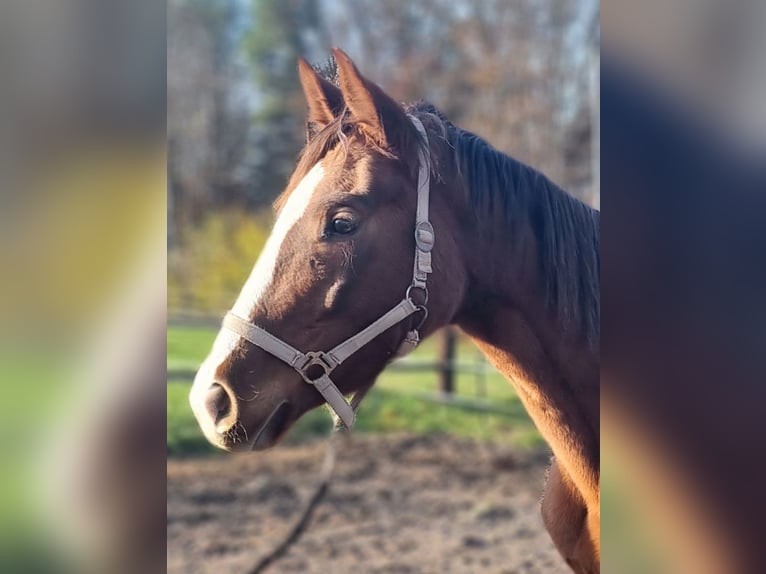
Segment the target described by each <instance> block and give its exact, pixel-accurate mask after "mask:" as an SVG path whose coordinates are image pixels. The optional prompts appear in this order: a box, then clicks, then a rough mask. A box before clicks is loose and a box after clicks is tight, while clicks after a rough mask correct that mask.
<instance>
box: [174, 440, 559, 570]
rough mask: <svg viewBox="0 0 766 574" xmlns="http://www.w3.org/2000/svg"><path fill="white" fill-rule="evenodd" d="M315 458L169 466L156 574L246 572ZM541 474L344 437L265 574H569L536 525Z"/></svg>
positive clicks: (438, 449) (280, 455) (452, 448)
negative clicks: (319, 490) (286, 546)
mask: <svg viewBox="0 0 766 574" xmlns="http://www.w3.org/2000/svg"><path fill="white" fill-rule="evenodd" d="M324 448H325V447H324V444H323V443H318V444H312V445H304V446H297V447H288V446H280V447H277V448H276V449H274V450H272V451H269V452H266V453H258V454H249V455H237V456H235V455H230V456H221V457H212V458H207V459H194V460H171V461H169V462H168V572H171V573H203V572H204V573H208V572H209V573H216V574H218V573H220V574H225V573H228V572H237V573H238V572H243V573H244V572H246V571H247V569H248V568H249V567H252V565H253V564H254V563H255V562H256V561H257V559H258V558H259V557H260V556H262V555H263V554H265V553H266V552H268V551H269V550H270V549H271V548H273V547H274V546H275V545H276V544H277V543H278V542H279V541H280V540H281V539H282V537H283V536H284V534H285V533H286V532H287V531H288V530H289V528H290V527H291V525H292V524H293V522H294V521H295V520H296V517H297V516H299V514H300V512H301V509H302V507H303V504H304V503H305V501H306V500H307V499H308V498H309V497H310V496H311V494H312V493H313V491H314V488H315V485H316V482H317V474H318V473H319V470H320V467H321V463H322V459H323V456H324ZM547 462H548V456H547V455H546V454H545V453H533V454H529V453H522V454H520V453H518V452H515V451H513V450H510V449H508V448H507V447H500V446H495V445H487V444H484V443H476V442H473V441H470V440H462V439H455V438H448V437H441V436H426V437H424V436H407V435H393V436H376V437H369V436H368V437H365V436H354V437H353V438H352V439H351V441H350V444H348V445H347V446H345V447H344V448H343V449H342V450H341V452H340V453H339V457H338V462H337V466H336V470H335V476H334V478H333V481H332V487H331V490H330V492H329V493H328V494H327V496H326V498H325V499H324V501H323V502H322V504H321V505H320V506H319V507H318V508H317V511H316V514H315V515H314V520H313V522H312V523H311V525H310V526H309V528H308V530H307V531H306V532H305V533H304V535H303V537H302V538H301V539H300V541H299V542H298V543H297V544H296V545H295V546H293V547H292V548H291V549H290V551H289V553H288V554H287V555H286V556H285V557H284V558H282V559H281V560H280V561H279V562H277V563H276V564H274V565H273V566H272V567H271V568H270V569H269V572H275V573H276V572H312V573H313V572H316V573H329V572H333V573H334V574H345V573H354V574H366V573H412V574H415V573H418V574H420V573H423V574H426V573H434V574H440V573H453V572H481V573H482V574H484V573H504V574H511V573H522V572H523V573H540V574H542V573H544V574H554V573H556V574H569V572H570V571H569V570H568V569H567V568H566V566H564V564H563V562H562V560H561V558H560V557H559V555H558V554H557V552H556V550H555V549H554V548H553V546H552V543H551V542H550V540H549V538H548V536H547V534H546V533H545V529H544V528H543V525H542V522H541V519H540V512H539V499H540V494H541V492H542V486H543V477H544V473H545V468H546V465H547Z"/></svg>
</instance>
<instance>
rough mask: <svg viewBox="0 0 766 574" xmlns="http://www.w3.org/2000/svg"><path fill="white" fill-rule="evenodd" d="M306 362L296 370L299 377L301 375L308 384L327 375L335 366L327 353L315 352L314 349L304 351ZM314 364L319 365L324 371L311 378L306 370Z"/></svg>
mask: <svg viewBox="0 0 766 574" xmlns="http://www.w3.org/2000/svg"><path fill="white" fill-rule="evenodd" d="M306 359H307V360H306V362H305V363H303V365H301V366H300V367H299V368H298V372H299V373H300V374H301V377H303V380H304V381H306V382H307V383H309V384H312V385H313V384H314V383H315V382H317V381H318V380H319V379H321V378H322V377H323V376H325V375H329V374H330V373H331V372H332V371H333V369H334V368H335V367H336V365H334V364H333V361H332V359H331V358H330V357H329V356H328V355H327V353H323V352H316V351H309V352H308V353H306ZM314 365H316V366H318V367H320V368H321V369H322V370H323V371H324V372H323V373H322V374H321V375H319V376H318V377H314V378H313V379H312V378H311V377H309V375H308V370H309V369H310V368H311V367H313V366H314Z"/></svg>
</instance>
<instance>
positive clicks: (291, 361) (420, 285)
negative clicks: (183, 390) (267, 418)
mask: <svg viewBox="0 0 766 574" xmlns="http://www.w3.org/2000/svg"><path fill="white" fill-rule="evenodd" d="M409 117H410V119H411V120H412V123H413V124H415V127H416V128H417V130H418V132H419V133H420V135H421V136H422V137H423V139H424V141H425V142H428V136H427V135H426V131H425V128H423V124H422V123H421V122H420V120H418V119H417V118H416V117H414V116H412V115H410V116H409ZM418 157H419V161H420V166H419V169H418V199H417V210H416V214H415V264H414V268H413V272H412V283H411V284H410V286H409V287H407V291H405V293H404V299H402V300H401V301H400V302H399V303H397V304H396V305H394V307H392V308H391V309H390V310H389V311H388V312H386V313H384V314H383V315H382V316H381V317H380V318H379V319H378V320H377V321H375V322H373V323H372V324H370V325H369V326H367V327H365V328H364V329H362V330H361V331H359V332H358V333H357V334H356V335H353V336H352V337H349V338H348V339H346V340H345V341H343V342H342V343H340V344H339V345H337V346H335V347H333V348H332V349H331V350H329V351H327V352H324V351H308V352H306V353H302V352H301V351H299V350H298V349H296V348H294V347H292V346H290V345H288V344H287V343H285V342H284V341H283V340H282V339H280V338H279V337H275V336H274V335H272V334H271V333H269V332H268V331H266V330H265V329H263V328H262V327H259V326H258V325H256V324H254V323H251V322H250V321H247V320H246V319H243V318H242V317H239V316H238V315H235V314H234V313H232V312H229V313H227V314H226V317H224V320H223V327H224V328H225V329H228V330H230V331H233V332H234V333H236V334H237V335H239V336H240V337H242V338H244V339H245V340H247V341H249V342H250V343H252V344H253V345H256V346H257V347H259V348H261V349H263V350H264V351H266V352H267V353H269V354H271V355H273V356H275V357H276V358H277V359H279V360H281V361H283V362H284V363H287V364H288V365H289V366H291V367H292V368H293V369H295V370H296V371H298V374H300V376H301V377H302V378H303V380H304V381H305V382H307V383H308V384H310V385H313V386H314V388H316V390H317V391H319V393H320V394H321V395H322V397H324V400H325V401H326V402H327V404H328V405H329V406H330V408H331V409H332V410H333V411H334V412H335V414H336V415H337V417H338V418H339V419H340V420H341V421H342V423H343V425H345V427H346V428H348V429H350V428H352V427H353V426H354V422H355V421H356V410H357V408H358V407H359V403H360V402H361V399H362V397H363V396H364V393H361V394H359V393H358V394H357V395H355V396H354V398H353V400H352V401H351V403H349V402H347V401H346V399H345V397H344V396H343V393H341V392H340V390H338V387H336V386H335V383H333V382H332V379H330V373H332V371H333V370H334V369H335V368H336V367H337V366H338V365H340V364H341V363H343V361H345V360H346V359H348V358H349V357H350V356H351V355H353V354H354V353H356V352H357V351H358V350H359V349H361V348H362V347H364V346H365V345H366V344H367V343H369V342H370V341H372V340H373V339H374V338H375V337H377V336H378V335H380V334H381V333H383V332H384V331H386V330H387V329H389V328H391V327H393V326H394V325H396V324H398V323H400V322H401V321H403V320H404V319H406V318H407V317H409V316H410V315H412V314H413V313H415V312H417V311H422V312H423V318H422V320H421V321H420V323H419V324H418V326H417V327H416V328H414V329H412V330H410V331H408V332H407V334H406V335H405V337H404V340H403V341H402V342H401V343H400V345H399V348H398V350H397V353H396V355H397V356H403V355H406V354H407V353H409V352H410V351H412V350H413V349H414V348H415V347H416V346H417V345H418V343H419V342H420V333H419V329H420V328H421V327H422V326H423V323H424V322H425V319H426V317H427V316H428V310H427V309H426V305H427V304H428V287H427V286H426V282H427V280H428V274H429V273H431V272H432V269H431V250H432V249H433V247H434V240H435V234H434V228H433V226H432V225H431V222H430V221H429V219H428V194H429V190H430V177H431V176H430V174H431V163H430V158H429V156H428V150H427V149H422V148H421V149H420V150H419V152H418ZM415 289H419V290H420V291H422V292H423V303H422V304H417V303H415V302H414V301H413V300H412V291H413V290H415ZM309 371H311V373H310V372H309Z"/></svg>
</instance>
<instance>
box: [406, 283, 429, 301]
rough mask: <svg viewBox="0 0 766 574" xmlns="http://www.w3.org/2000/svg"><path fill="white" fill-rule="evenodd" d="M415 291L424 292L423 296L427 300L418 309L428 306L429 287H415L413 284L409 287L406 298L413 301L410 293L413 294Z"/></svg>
mask: <svg viewBox="0 0 766 574" xmlns="http://www.w3.org/2000/svg"><path fill="white" fill-rule="evenodd" d="M413 289H420V290H421V291H423V296H424V297H425V299H424V300H423V303H421V304H420V305H418V307H425V306H426V305H428V287H426V286H425V285H423V286H422V287H421V286H420V285H415V284H414V283H413V284H412V285H410V286H409V287H407V291H405V292H404V298H405V299H408V300H410V301H412V297H411V296H410V293H412V290H413ZM413 303H414V301H413Z"/></svg>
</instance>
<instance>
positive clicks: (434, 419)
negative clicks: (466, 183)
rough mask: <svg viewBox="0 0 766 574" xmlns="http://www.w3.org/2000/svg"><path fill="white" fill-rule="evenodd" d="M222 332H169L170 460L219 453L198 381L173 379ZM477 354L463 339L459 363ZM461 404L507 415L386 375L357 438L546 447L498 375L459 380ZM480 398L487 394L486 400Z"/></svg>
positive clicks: (409, 375)
mask: <svg viewBox="0 0 766 574" xmlns="http://www.w3.org/2000/svg"><path fill="white" fill-rule="evenodd" d="M215 335H216V331H215V330H214V329H208V328H204V327H179V326H171V327H168V369H169V374H168V376H169V377H170V379H169V384H168V388H167V393H168V424H167V444H168V454H169V455H176V456H178V455H189V454H203V453H212V452H215V450H214V449H213V447H211V446H209V445H208V443H207V441H206V440H205V439H204V437H203V436H202V435H201V433H200V431H199V428H198V426H197V423H196V421H195V420H194V416H193V415H192V413H191V410H190V408H189V403H188V396H189V390H190V388H191V381H189V380H188V379H184V378H183V377H181V378H179V377H174V376H173V369H174V367H177V368H181V369H184V370H188V369H187V368H188V367H190V366H191V367H192V368H196V366H197V365H199V363H200V362H201V361H202V360H203V359H204V358H205V356H206V355H207V353H208V351H209V350H210V348H211V346H212V343H213V339H214V338H215ZM437 345H438V342H437V341H436V340H434V339H431V340H427V341H425V342H424V343H423V344H421V345H420V347H419V348H418V349H416V350H415V351H414V352H413V353H412V354H411V355H410V357H409V358H408V360H413V361H428V360H434V358H435V356H436V352H437ZM477 354H478V352H477V351H476V350H475V349H474V348H473V346H472V344H471V343H470V341H468V340H466V339H462V338H461V339H460V342H459V346H458V357H459V360H460V361H472V360H475V357H476V356H477ZM456 389H457V390H456V397H457V398H458V399H466V400H469V399H477V396H478V395H479V394H481V395H482V396H481V399H482V400H483V399H486V401H487V402H489V403H491V404H492V406H493V407H496V408H497V410H498V411H502V412H501V413H495V412H492V413H487V412H476V411H474V410H469V409H466V408H464V407H463V405H461V404H459V403H460V402H461V401H459V400H458V401H456V404H449V403H447V402H439V401H433V400H424V397H425V398H426V399H427V398H428V397H433V396H435V394H436V390H437V374H436V373H435V372H431V371H429V372H401V371H395V370H392V369H387V370H386V371H384V372H383V373H382V374H381V376H380V377H379V379H378V381H377V383H376V384H375V387H373V389H372V391H371V392H370V393H369V394H368V396H367V397H366V398H365V400H364V402H363V403H362V407H361V410H360V412H359V418H358V421H357V426H356V427H355V429H354V430H355V432H363V433H379V432H380V433H382V432H394V431H407V432H415V433H447V434H452V435H457V436H462V437H471V438H476V439H481V440H495V441H500V442H506V443H511V444H513V445H515V446H517V447H521V448H531V447H539V446H541V445H543V444H544V443H543V440H542V438H541V437H540V435H539V434H538V433H537V431H536V430H535V428H534V426H533V425H532V422H531V421H530V420H529V417H528V416H527V414H526V412H525V410H524V408H523V406H522V405H521V402H520V400H519V398H518V396H517V395H516V393H515V391H514V390H513V387H512V386H511V385H510V384H509V383H508V381H506V380H505V379H504V378H503V377H502V376H500V375H499V374H498V373H496V372H494V371H491V372H488V373H487V374H486V377H485V381H484V384H483V386H480V385H479V383H478V382H477V380H476V377H475V375H473V374H470V373H459V374H458V375H457V377H456ZM480 391H481V393H480ZM330 424H331V423H330V416H329V414H328V413H327V411H326V410H325V409H324V408H323V409H316V410H314V411H311V412H309V413H307V414H306V415H304V416H303V417H302V418H301V420H299V421H298V422H297V423H296V424H295V425H294V427H293V428H292V429H290V431H289V432H288V435H287V436H286V438H285V441H286V442H291V443H296V442H302V441H306V440H311V439H313V438H316V437H318V436H325V435H326V434H327V433H328V432H329V429H330Z"/></svg>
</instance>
